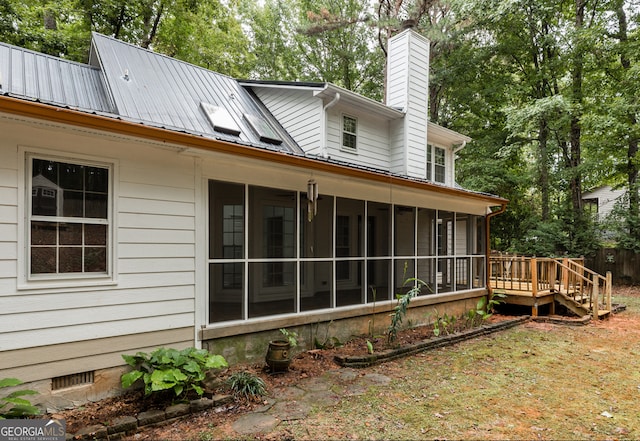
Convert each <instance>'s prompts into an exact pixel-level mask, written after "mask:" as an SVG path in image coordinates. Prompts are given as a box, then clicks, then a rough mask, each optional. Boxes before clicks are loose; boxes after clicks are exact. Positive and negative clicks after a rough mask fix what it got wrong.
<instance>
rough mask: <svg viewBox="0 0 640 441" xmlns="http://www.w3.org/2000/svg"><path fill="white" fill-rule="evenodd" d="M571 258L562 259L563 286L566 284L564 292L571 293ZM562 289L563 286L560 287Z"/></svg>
mask: <svg viewBox="0 0 640 441" xmlns="http://www.w3.org/2000/svg"><path fill="white" fill-rule="evenodd" d="M568 268H569V259H568V258H566V257H565V258H564V259H562V282H561V285H560V286H561V287H562V286H564V292H565V293H566V294H567V295H569V270H568ZM560 291H562V288H561V289H560Z"/></svg>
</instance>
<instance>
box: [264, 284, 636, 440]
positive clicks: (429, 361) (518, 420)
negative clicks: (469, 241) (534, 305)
mask: <svg viewBox="0 0 640 441" xmlns="http://www.w3.org/2000/svg"><path fill="white" fill-rule="evenodd" d="M637 293H638V291H637V290H629V291H628V292H627V291H625V290H621V291H618V292H617V293H616V296H615V300H614V301H615V302H617V303H623V304H625V305H627V311H625V312H623V313H621V314H618V315H616V316H614V317H612V318H611V319H609V320H607V321H604V322H598V323H592V324H589V325H587V326H581V327H570V326H563V325H552V324H547V323H533V322H532V323H528V324H526V325H524V326H520V327H517V328H514V329H511V330H507V331H504V332H501V333H499V334H495V335H492V336H489V337H483V338H480V339H476V340H473V341H467V342H463V343H460V344H457V345H455V346H453V347H448V348H443V349H440V350H436V351H432V352H426V353H422V354H418V355H416V356H412V357H409V358H407V359H404V360H400V361H397V362H392V363H387V364H384V365H381V366H377V367H375V368H372V369H370V371H374V372H380V373H383V374H385V375H387V376H390V377H391V378H393V381H392V382H391V384H389V385H388V386H383V387H382V386H381V387H376V388H372V389H370V390H369V391H368V392H367V393H366V394H365V395H362V396H357V397H349V398H344V399H343V400H342V402H341V403H340V404H338V405H337V406H336V407H334V408H325V409H316V411H315V413H314V414H313V415H311V416H310V417H309V418H307V419H305V420H303V421H292V422H285V423H283V424H282V425H281V426H280V427H279V430H281V431H282V432H281V433H283V434H286V437H290V438H293V439H418V438H436V439H527V440H529V439H543V440H547V439H548V440H555V439H603V438H610V439H614V438H615V439H638V438H640V419H638V409H639V408H638V404H637V403H638V402H639V400H640V313H639V311H640V295H638V294H637ZM272 435H277V434H272Z"/></svg>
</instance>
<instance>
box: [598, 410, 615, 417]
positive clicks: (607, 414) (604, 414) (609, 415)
mask: <svg viewBox="0 0 640 441" xmlns="http://www.w3.org/2000/svg"><path fill="white" fill-rule="evenodd" d="M600 415H602V416H603V417H606V418H613V415H611V414H610V413H609V412H607V411H606V410H605V411H604V412H602V413H601V414H600Z"/></svg>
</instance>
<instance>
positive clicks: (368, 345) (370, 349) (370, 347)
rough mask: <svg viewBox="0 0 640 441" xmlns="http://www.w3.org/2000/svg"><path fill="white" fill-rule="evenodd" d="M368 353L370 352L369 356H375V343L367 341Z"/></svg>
mask: <svg viewBox="0 0 640 441" xmlns="http://www.w3.org/2000/svg"><path fill="white" fill-rule="evenodd" d="M367 352H369V354H373V343H371V341H369V340H367Z"/></svg>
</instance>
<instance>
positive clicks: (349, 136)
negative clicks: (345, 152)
mask: <svg viewBox="0 0 640 441" xmlns="http://www.w3.org/2000/svg"><path fill="white" fill-rule="evenodd" d="M357 132H358V120H357V119H355V118H353V117H351V116H347V115H342V147H343V148H345V149H349V150H356V149H357V144H358V133H357Z"/></svg>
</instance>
